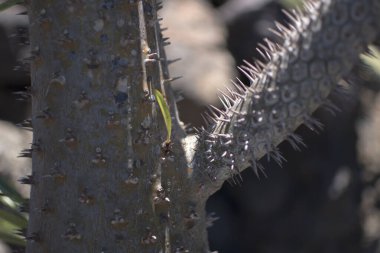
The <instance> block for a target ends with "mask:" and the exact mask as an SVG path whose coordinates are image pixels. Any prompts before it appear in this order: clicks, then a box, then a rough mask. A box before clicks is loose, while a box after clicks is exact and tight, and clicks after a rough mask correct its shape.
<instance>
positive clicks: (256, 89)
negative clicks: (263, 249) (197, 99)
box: [21, 0, 380, 253]
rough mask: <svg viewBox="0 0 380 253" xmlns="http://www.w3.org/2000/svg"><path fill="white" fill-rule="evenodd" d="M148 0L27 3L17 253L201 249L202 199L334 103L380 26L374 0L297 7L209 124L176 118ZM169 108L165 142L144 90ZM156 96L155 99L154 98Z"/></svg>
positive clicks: (293, 139) (324, 0)
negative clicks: (22, 230) (25, 132)
mask: <svg viewBox="0 0 380 253" xmlns="http://www.w3.org/2000/svg"><path fill="white" fill-rule="evenodd" d="M159 8H160V3H157V2H156V1H155V0H144V1H143V0H130V1H121V0H115V1H103V0H93V1H86V3H82V2H81V1H51V0H40V1H30V3H29V6H28V15H29V18H30V40H31V48H32V54H33V57H32V62H31V80H32V89H31V96H32V122H31V124H32V126H33V136H34V137H33V143H32V146H31V148H30V149H25V150H23V152H22V154H21V156H23V157H32V161H33V173H32V175H30V176H27V177H25V180H24V183H29V184H31V185H32V190H31V200H30V203H29V210H30V220H29V225H28V231H27V235H26V239H27V252H33V253H34V252H58V253H59V252H115V253H118V252H166V253H169V252H209V246H208V241H207V231H206V224H207V222H206V220H207V217H206V213H205V203H206V201H207V199H208V198H209V197H210V196H211V194H213V193H214V192H215V191H217V190H218V189H219V188H220V187H221V185H222V183H223V182H224V181H226V180H227V179H230V178H232V179H233V178H235V177H236V176H239V173H240V172H241V171H243V170H244V169H246V168H247V167H249V166H252V168H253V169H254V170H255V172H256V173H257V174H260V173H261V171H262V170H263V168H262V166H261V165H260V164H259V162H258V160H259V159H260V158H261V157H262V156H264V155H267V156H268V158H271V159H273V160H275V161H276V162H278V163H281V162H282V161H283V160H284V158H283V157H282V156H281V154H280V153H279V151H278V150H277V148H276V146H277V145H278V144H279V143H280V142H282V141H284V140H288V141H289V142H290V143H291V144H292V146H294V148H298V145H300V144H302V140H301V138H300V137H298V136H297V135H295V134H294V133H293V132H294V130H295V129H296V128H297V127H298V126H299V125H300V124H305V125H307V126H308V127H310V128H311V129H316V128H319V127H320V123H318V121H316V120H315V119H313V118H312V116H311V113H312V112H313V111H314V110H316V109H317V108H318V107H319V106H327V107H328V108H330V109H331V110H335V106H334V105H333V104H332V103H331V102H330V101H329V100H328V95H329V94H330V93H331V92H332V91H334V90H337V89H338V90H339V86H338V82H339V80H340V79H341V78H342V77H343V76H344V75H346V74H347V73H349V71H350V70H351V68H352V66H353V64H354V63H355V62H357V61H358V59H359V54H360V53H361V52H363V51H364V50H365V48H366V46H367V45H368V44H369V43H371V42H372V41H374V40H375V39H376V35H377V33H378V31H379V25H380V19H379V17H378V13H380V1H379V0H361V1H356V0H320V1H308V2H307V3H306V4H305V10H304V11H296V12H294V13H289V14H288V16H289V18H290V19H291V20H293V23H292V24H290V25H289V26H283V25H281V24H278V30H277V31H276V32H277V33H278V35H279V36H281V37H282V38H283V39H284V44H283V45H282V46H279V45H276V44H274V43H272V42H269V41H266V45H265V46H261V47H262V53H263V55H264V56H266V58H267V61H268V62H267V63H261V62H256V63H254V64H251V63H248V62H247V65H246V66H244V67H242V68H241V71H242V72H243V73H244V74H245V75H246V76H247V78H248V79H249V80H250V86H249V87H248V88H246V87H245V86H244V85H243V84H241V83H240V82H239V80H237V81H236V84H235V86H236V89H235V90H233V91H232V90H231V91H230V93H229V94H220V96H221V98H222V101H223V103H224V104H225V110H219V109H216V108H215V109H212V110H211V112H210V116H208V117H207V118H208V121H209V126H208V127H207V128H206V129H201V130H199V132H198V134H197V135H189V136H186V134H185V131H184V130H183V129H182V127H181V124H180V123H179V119H178V116H177V109H176V105H175V101H174V98H173V94H172V91H171V89H170V85H169V83H170V77H169V74H168V69H167V61H166V59H165V53H164V50H163V47H164V44H165V42H164V41H163V39H162V37H161V30H160V26H159V20H160V19H159V18H158V16H157V10H158V9H159ZM155 90H158V91H160V93H161V94H163V96H164V97H165V98H166V100H167V104H168V107H169V110H170V115H171V116H172V124H171V125H172V126H171V129H172V130H171V136H170V141H167V139H166V137H167V135H168V134H167V133H168V132H169V131H168V130H167V129H166V125H165V122H164V119H163V117H162V114H161V112H160V111H161V110H162V109H160V106H159V105H158V103H157V101H156V99H155V96H154V91H155ZM161 100H162V99H161Z"/></svg>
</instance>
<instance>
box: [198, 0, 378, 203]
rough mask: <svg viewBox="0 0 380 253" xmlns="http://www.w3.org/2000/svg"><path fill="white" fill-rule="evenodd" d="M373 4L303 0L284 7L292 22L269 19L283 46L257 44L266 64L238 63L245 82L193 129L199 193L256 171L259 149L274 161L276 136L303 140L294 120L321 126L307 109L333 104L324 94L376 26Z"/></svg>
mask: <svg viewBox="0 0 380 253" xmlns="http://www.w3.org/2000/svg"><path fill="white" fill-rule="evenodd" d="M379 2H380V1H379V0H361V1H356V0H344V1H343V0H342V1H330V0H321V1H318V2H317V1H308V2H307V3H306V4H305V10H304V11H303V12H301V11H294V12H292V13H290V12H285V14H286V15H287V16H288V18H289V20H290V21H292V22H293V23H292V24H289V25H288V26H284V25H282V24H280V23H276V26H277V28H278V30H277V31H275V33H276V34H278V35H279V36H281V37H282V38H283V40H284V44H283V46H281V47H280V46H277V45H275V44H274V43H272V42H269V41H268V40H266V44H267V46H264V45H259V48H258V51H259V52H260V53H261V54H262V56H263V57H264V58H265V59H266V60H267V61H268V63H267V64H264V63H262V62H260V61H257V62H255V64H250V63H248V62H246V65H245V66H242V67H239V69H240V71H241V72H242V73H243V74H244V75H245V76H246V77H247V78H248V80H249V82H250V84H251V85H250V87H249V88H248V89H247V88H245V87H244V86H243V85H242V83H241V81H240V80H238V83H236V82H235V83H234V85H235V87H236V91H235V92H230V94H229V95H226V94H221V101H222V104H224V111H222V110H220V109H218V108H215V107H211V108H212V109H213V110H212V111H211V116H210V117H208V122H215V123H213V124H212V125H210V126H209V127H208V128H207V129H206V130H203V131H201V133H200V134H199V137H198V144H197V152H196V154H195V156H194V160H193V165H192V166H193V167H194V174H193V179H194V180H195V182H198V185H200V184H201V185H202V187H203V194H202V196H203V197H204V198H208V196H209V195H210V194H212V193H214V192H215V191H216V190H218V189H219V188H220V187H221V185H222V184H223V182H225V180H227V179H229V178H231V177H234V176H235V175H238V174H239V173H240V172H241V171H242V170H244V169H245V168H247V167H249V166H251V167H252V168H253V169H254V171H255V173H259V170H261V169H262V166H261V165H260V164H259V162H258V160H259V159H260V158H261V157H263V156H264V155H265V154H267V155H268V159H270V158H272V159H274V160H275V161H276V162H277V163H279V164H281V162H282V161H283V160H284V158H283V157H282V156H281V155H280V153H279V151H278V150H277V148H276V146H277V145H278V144H280V143H281V142H282V141H284V140H289V142H290V143H291V145H292V146H294V147H296V148H298V145H299V144H300V145H303V142H302V140H300V139H299V138H298V137H296V136H295V135H294V134H293V132H294V131H295V129H296V128H297V127H298V126H299V125H301V124H302V123H304V124H305V125H306V126H308V127H309V128H310V129H312V130H314V131H316V130H318V129H320V128H321V127H322V125H321V124H320V123H319V122H318V121H317V120H315V119H313V118H312V117H311V114H312V113H313V112H314V111H315V110H316V109H317V108H318V107H320V106H323V105H327V107H328V109H330V110H332V111H336V110H337V108H336V106H335V105H334V104H332V103H331V102H330V101H329V100H328V98H327V96H328V95H329V94H330V93H331V91H333V90H334V88H335V87H336V85H337V83H338V82H339V80H340V79H341V78H342V77H343V76H344V75H345V74H346V73H348V72H349V71H350V70H351V68H352V66H353V63H355V62H356V61H357V60H358V56H359V54H360V53H361V52H363V51H364V49H365V48H366V46H367V45H368V43H370V42H371V41H373V40H374V39H375V37H376V34H377V33H378V32H379V27H380V21H379V18H378V14H379V11H380V7H379V5H380V4H379ZM236 93H237V94H236ZM231 97H232V98H233V99H231ZM231 100H233V101H232V102H231ZM196 184H197V183H195V185H196Z"/></svg>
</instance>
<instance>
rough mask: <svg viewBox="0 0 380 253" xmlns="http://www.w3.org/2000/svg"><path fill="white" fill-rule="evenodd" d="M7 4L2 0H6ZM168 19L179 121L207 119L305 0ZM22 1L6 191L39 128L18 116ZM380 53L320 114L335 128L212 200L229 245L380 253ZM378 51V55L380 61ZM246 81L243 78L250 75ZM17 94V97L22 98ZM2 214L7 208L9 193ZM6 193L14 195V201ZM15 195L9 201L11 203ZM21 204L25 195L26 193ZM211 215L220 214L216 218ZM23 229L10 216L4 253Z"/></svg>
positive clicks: (5, 97)
mask: <svg viewBox="0 0 380 253" xmlns="http://www.w3.org/2000/svg"><path fill="white" fill-rule="evenodd" d="M0 2H1V0H0ZM163 2H164V8H163V10H161V13H160V14H161V16H162V17H163V18H164V21H163V22H164V27H167V28H168V29H167V30H166V31H165V32H164V35H165V36H167V37H169V38H170V41H171V45H170V46H168V47H167V48H166V50H167V55H168V58H169V59H177V58H181V59H182V60H180V61H178V62H177V63H175V64H172V65H171V68H170V71H171V75H172V76H183V78H181V79H179V80H177V81H175V82H174V83H173V88H174V89H175V90H176V91H177V92H178V94H180V95H179V97H183V98H182V99H181V100H179V102H178V106H179V110H180V115H182V117H181V120H182V121H184V122H185V123H186V124H189V125H190V126H201V125H202V124H203V121H202V118H201V116H200V114H201V112H202V111H203V110H204V109H205V105H207V104H216V105H217V89H224V88H225V87H226V86H228V85H229V84H230V79H233V78H235V77H236V76H239V73H238V72H237V71H236V66H238V65H241V64H242V60H243V59H246V60H248V61H252V59H254V58H260V56H259V55H258V54H257V53H256V50H255V48H256V46H257V43H259V42H260V41H262V39H263V38H264V37H269V38H270V39H271V40H273V41H277V42H279V43H280V42H281V41H280V40H279V38H276V37H275V36H274V35H273V34H271V33H270V32H269V31H268V28H269V27H273V25H274V21H275V20H278V21H280V22H282V23H284V22H286V21H287V20H286V18H285V17H284V15H283V13H282V12H281V9H284V8H293V7H295V6H297V5H302V2H303V1H302V0H282V1H281V0H277V1H276V0H164V1H163ZM23 11H24V10H23V9H22V8H12V9H9V10H8V11H6V12H2V13H0V56H1V57H0V190H1V192H2V193H4V192H5V190H4V189H5V188H4V185H5V184H7V185H9V186H11V185H13V187H15V188H16V189H17V191H18V192H19V193H20V194H21V195H20V196H23V197H27V195H28V189H27V188H25V187H21V185H20V184H19V183H17V179H18V178H19V177H21V176H25V175H26V174H27V171H29V170H30V164H29V163H30V162H29V161H28V159H23V158H19V159H16V157H17V156H18V155H19V153H20V151H21V150H22V149H24V148H27V147H28V146H29V143H30V142H31V133H30V132H28V131H25V130H21V129H20V128H19V127H17V126H16V125H15V124H17V123H21V122H23V120H25V119H27V118H28V117H30V104H29V102H30V101H20V100H19V98H23V92H24V91H25V90H27V89H28V87H29V85H30V81H29V75H28V72H27V71H26V68H27V58H28V55H29V48H28V37H27V25H28V21H27V18H26V16H25V15H17V14H19V13H20V12H23ZM379 55H380V54H379V52H378V51H377V49H376V47H375V46H372V47H371V56H362V60H363V62H362V63H360V64H358V65H357V66H355V69H354V71H353V73H352V74H350V76H347V77H345V80H346V82H347V83H350V84H351V87H350V89H349V92H348V93H347V95H346V96H334V95H332V98H331V99H332V100H333V101H334V102H335V103H336V104H337V105H338V106H339V108H341V110H342V112H340V113H337V114H336V115H335V116H334V115H332V114H331V113H329V112H328V111H325V110H323V109H321V110H318V111H317V112H316V113H315V117H316V118H318V119H319V120H320V121H321V122H322V123H323V124H324V125H325V129H324V130H323V131H321V132H320V133H319V134H317V133H315V132H312V131H310V130H308V129H306V128H304V127H300V128H299V129H298V130H297V133H298V134H299V135H301V136H302V138H303V140H304V142H305V143H306V144H307V147H306V148H303V150H302V152H297V151H295V150H294V149H292V148H291V147H290V145H288V144H286V143H283V144H281V145H280V151H281V152H282V154H283V155H284V157H285V158H286V159H287V162H286V163H284V165H283V167H279V166H278V165H276V164H275V163H271V162H269V163H268V162H267V161H266V159H265V158H264V159H263V161H262V163H263V165H264V167H265V169H266V174H267V175H268V177H267V178H265V177H261V178H260V179H259V178H257V177H256V176H255V174H254V173H253V171H252V170H250V169H247V170H245V172H244V173H243V174H242V177H243V181H242V182H241V183H239V184H238V185H237V184H234V183H232V182H227V183H225V185H224V186H223V188H222V189H221V191H219V192H218V193H216V194H215V195H214V196H213V197H212V198H211V199H210V200H209V201H208V205H207V210H208V213H209V214H210V223H212V226H211V227H210V228H209V240H210V246H211V249H212V250H214V251H218V252H219V253H287V252H289V253H290V252H291V253H297V252H299V253H301V252H302V253H305V252H307V253H314V252H315V253H377V252H380V245H379V239H380V210H379V209H380V180H379V179H380V96H379V95H378V92H379V90H380V84H379V82H380V74H379V73H380V71H379V58H380V57H378V56H379ZM376 56H377V57H378V58H376ZM240 78H241V79H244V77H240ZM15 93H16V94H15ZM0 199H2V202H0V214H1V210H5V209H6V208H8V207H6V206H7V205H8V204H9V203H8V204H7V203H6V202H4V199H6V198H4V196H1V195H0ZM6 200H7V199H6ZM8 202H9V200H8ZM16 202H17V201H16ZM211 221H212V222H211ZM1 228H6V229H8V230H10V229H16V228H20V227H17V226H16V225H15V224H9V223H7V222H5V221H4V220H1V218H0V238H3V241H6V243H4V242H3V243H2V248H0V253H2V252H4V253H8V252H11V251H10V250H11V248H13V249H15V250H17V249H20V247H22V245H20V244H19V243H18V241H17V240H16V241H15V240H14V239H9V237H6V236H8V235H7V234H6V231H5V229H1Z"/></svg>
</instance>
